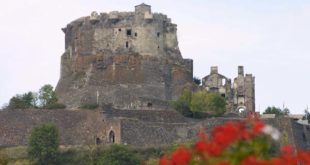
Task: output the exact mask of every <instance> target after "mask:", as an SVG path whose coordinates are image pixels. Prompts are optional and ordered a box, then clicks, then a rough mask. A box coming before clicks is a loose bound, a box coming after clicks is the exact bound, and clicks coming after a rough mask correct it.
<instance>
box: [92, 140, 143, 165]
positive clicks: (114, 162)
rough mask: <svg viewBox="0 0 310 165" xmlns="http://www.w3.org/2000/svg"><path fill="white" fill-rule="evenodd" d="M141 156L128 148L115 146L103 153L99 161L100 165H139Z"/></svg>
mask: <svg viewBox="0 0 310 165" xmlns="http://www.w3.org/2000/svg"><path fill="white" fill-rule="evenodd" d="M140 161H141V160H140V158H139V156H138V155H137V154H136V153H134V152H133V151H132V150H130V149H129V148H128V147H127V146H124V145H117V144H113V145H110V146H109V147H108V148H107V149H105V150H104V151H103V155H102V156H101V157H100V158H99V159H98V161H97V164H98V165H105V164H108V165H124V164H126V165H137V164H139V162H140Z"/></svg>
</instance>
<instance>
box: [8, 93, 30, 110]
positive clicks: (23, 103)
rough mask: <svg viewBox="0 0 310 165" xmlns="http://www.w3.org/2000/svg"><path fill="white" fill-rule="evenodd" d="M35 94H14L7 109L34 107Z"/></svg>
mask: <svg viewBox="0 0 310 165" xmlns="http://www.w3.org/2000/svg"><path fill="white" fill-rule="evenodd" d="M35 99H36V98H35V96H34V93H33V92H28V93H25V94H22V95H16V96H14V97H12V98H11V99H10V102H9V105H8V108H9V109H27V108H32V107H34V104H33V103H34V100H35Z"/></svg>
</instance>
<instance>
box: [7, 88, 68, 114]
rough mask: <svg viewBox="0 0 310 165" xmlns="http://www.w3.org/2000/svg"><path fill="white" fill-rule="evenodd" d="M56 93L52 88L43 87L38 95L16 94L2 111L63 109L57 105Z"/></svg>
mask: <svg viewBox="0 0 310 165" xmlns="http://www.w3.org/2000/svg"><path fill="white" fill-rule="evenodd" d="M57 100H58V99H57V97H56V93H55V91H54V90H53V86H51V85H49V84H47V85H44V86H43V87H42V88H41V89H40V90H39V92H38V93H36V92H28V93H25V94H22V95H19V94H17V95H16V96H14V97H12V98H11V99H10V102H9V104H8V105H7V106H5V107H3V109H28V108H47V109H63V108H66V106H65V105H63V104H59V103H57Z"/></svg>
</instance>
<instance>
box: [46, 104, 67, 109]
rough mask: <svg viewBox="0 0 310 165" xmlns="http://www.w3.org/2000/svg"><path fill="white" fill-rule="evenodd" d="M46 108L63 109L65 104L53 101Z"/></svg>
mask: <svg viewBox="0 0 310 165" xmlns="http://www.w3.org/2000/svg"><path fill="white" fill-rule="evenodd" d="M46 108H47V109H65V108H66V105H64V104H61V103H54V104H50V105H47V106H46Z"/></svg>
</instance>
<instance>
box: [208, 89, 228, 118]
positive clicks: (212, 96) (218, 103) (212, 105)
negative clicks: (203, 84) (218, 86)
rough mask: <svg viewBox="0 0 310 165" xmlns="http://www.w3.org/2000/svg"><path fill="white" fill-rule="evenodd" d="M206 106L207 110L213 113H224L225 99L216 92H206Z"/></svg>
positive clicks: (217, 114)
mask: <svg viewBox="0 0 310 165" xmlns="http://www.w3.org/2000/svg"><path fill="white" fill-rule="evenodd" d="M207 107H208V109H209V111H211V112H213V113H214V115H216V116H219V115H222V114H224V113H225V110H226V101H225V98H223V97H222V96H220V95H219V94H217V93H208V94H207Z"/></svg>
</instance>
